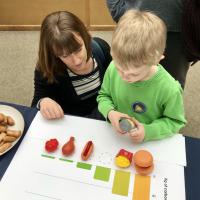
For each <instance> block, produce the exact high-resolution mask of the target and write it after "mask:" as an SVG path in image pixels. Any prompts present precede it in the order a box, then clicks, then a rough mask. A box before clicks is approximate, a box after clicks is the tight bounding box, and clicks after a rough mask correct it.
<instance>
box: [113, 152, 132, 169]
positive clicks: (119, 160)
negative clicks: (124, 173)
mask: <svg viewBox="0 0 200 200" xmlns="http://www.w3.org/2000/svg"><path fill="white" fill-rule="evenodd" d="M132 157H133V153H131V152H129V151H127V150H125V149H121V150H120V151H119V153H118V154H117V155H116V157H115V164H116V165H117V166H118V167H122V168H125V167H129V166H130V164H131V162H132Z"/></svg>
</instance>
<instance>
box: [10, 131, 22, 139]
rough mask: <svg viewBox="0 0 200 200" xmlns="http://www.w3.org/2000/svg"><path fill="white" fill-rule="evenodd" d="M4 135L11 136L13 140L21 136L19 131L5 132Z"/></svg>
mask: <svg viewBox="0 0 200 200" xmlns="http://www.w3.org/2000/svg"><path fill="white" fill-rule="evenodd" d="M6 133H7V135H8V136H12V137H15V138H18V137H19V136H20V135H21V131H13V130H7V131H6Z"/></svg>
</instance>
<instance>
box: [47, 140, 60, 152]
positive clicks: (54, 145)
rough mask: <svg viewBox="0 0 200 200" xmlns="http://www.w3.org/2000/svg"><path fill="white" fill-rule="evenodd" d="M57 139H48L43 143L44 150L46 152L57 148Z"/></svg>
mask: <svg viewBox="0 0 200 200" xmlns="http://www.w3.org/2000/svg"><path fill="white" fill-rule="evenodd" d="M58 144H59V143H58V140H57V139H50V140H48V141H46V143H45V150H46V151H48V152H53V151H55V150H56V149H57V148H58Z"/></svg>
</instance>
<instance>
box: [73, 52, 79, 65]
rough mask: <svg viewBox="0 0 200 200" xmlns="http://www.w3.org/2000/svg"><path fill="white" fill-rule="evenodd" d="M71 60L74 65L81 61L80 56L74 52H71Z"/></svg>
mask: <svg viewBox="0 0 200 200" xmlns="http://www.w3.org/2000/svg"><path fill="white" fill-rule="evenodd" d="M71 61H72V62H73V64H74V65H79V64H80V62H81V58H80V57H79V56H77V55H76V54H73V53H72V54H71Z"/></svg>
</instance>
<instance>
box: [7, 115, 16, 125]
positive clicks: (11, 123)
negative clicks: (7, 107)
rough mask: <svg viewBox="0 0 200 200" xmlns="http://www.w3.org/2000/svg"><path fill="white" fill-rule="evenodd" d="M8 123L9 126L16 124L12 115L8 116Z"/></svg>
mask: <svg viewBox="0 0 200 200" xmlns="http://www.w3.org/2000/svg"><path fill="white" fill-rule="evenodd" d="M7 124H8V125H9V126H13V125H15V121H14V119H13V118H12V117H10V116H7Z"/></svg>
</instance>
